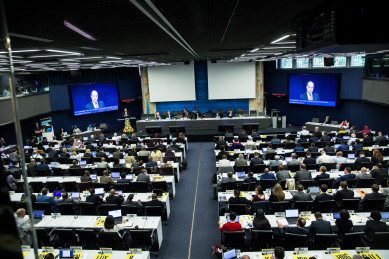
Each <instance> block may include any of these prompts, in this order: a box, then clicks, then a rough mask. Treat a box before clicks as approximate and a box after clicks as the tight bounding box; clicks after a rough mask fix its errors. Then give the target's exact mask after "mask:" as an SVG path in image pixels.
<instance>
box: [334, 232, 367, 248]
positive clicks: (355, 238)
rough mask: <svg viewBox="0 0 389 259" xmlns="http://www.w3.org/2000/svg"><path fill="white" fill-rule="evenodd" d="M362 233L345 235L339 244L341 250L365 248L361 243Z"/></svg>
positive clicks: (363, 234)
mask: <svg viewBox="0 0 389 259" xmlns="http://www.w3.org/2000/svg"><path fill="white" fill-rule="evenodd" d="M364 236H365V233H364V232H353V233H345V234H344V236H343V239H342V240H341V242H340V247H341V249H342V250H343V249H353V250H354V249H355V248H356V247H365V246H366V245H365V244H364V242H363V239H364Z"/></svg>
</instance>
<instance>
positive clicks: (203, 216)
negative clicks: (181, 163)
mask: <svg viewBox="0 0 389 259" xmlns="http://www.w3.org/2000/svg"><path fill="white" fill-rule="evenodd" d="M200 153H201V160H200V171H199V159H200ZM187 161H188V167H187V169H186V170H185V171H183V172H181V174H180V182H179V183H178V184H177V185H176V196H175V198H174V199H173V200H170V206H171V210H170V217H169V222H168V225H167V226H163V237H164V239H163V241H162V247H161V250H160V251H159V256H158V257H159V258H174V259H176V258H177V259H183V258H188V253H189V243H190V242H189V241H190V235H191V228H192V216H193V208H194V200H195V193H196V181H197V174H198V171H199V183H198V191H197V201H196V211H195V219H194V225H193V226H194V228H193V234H192V246H191V256H190V258H214V257H212V256H211V247H212V246H213V245H215V244H219V243H220V235H219V232H218V225H217V221H218V213H217V203H216V201H214V200H211V199H209V197H211V196H212V186H211V176H212V174H213V173H214V172H215V170H216V167H215V155H214V144H213V143H211V142H207V143H199V142H197V143H196V142H195V143H193V142H192V143H190V144H189V150H188V153H187Z"/></svg>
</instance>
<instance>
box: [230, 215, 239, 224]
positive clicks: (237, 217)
mask: <svg viewBox="0 0 389 259" xmlns="http://www.w3.org/2000/svg"><path fill="white" fill-rule="evenodd" d="M230 221H231V220H230V215H227V222H228V223H230ZM235 222H239V215H236V219H235Z"/></svg>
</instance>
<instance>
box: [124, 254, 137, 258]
mask: <svg viewBox="0 0 389 259" xmlns="http://www.w3.org/2000/svg"><path fill="white" fill-rule="evenodd" d="M134 257H135V255H134V254H128V255H127V256H126V259H133V258H134Z"/></svg>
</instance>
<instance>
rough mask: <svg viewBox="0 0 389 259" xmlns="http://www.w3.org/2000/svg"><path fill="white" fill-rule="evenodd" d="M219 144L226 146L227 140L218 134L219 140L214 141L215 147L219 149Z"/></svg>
mask: <svg viewBox="0 0 389 259" xmlns="http://www.w3.org/2000/svg"><path fill="white" fill-rule="evenodd" d="M221 146H224V147H225V146H227V142H226V141H225V140H224V139H223V137H222V136H220V137H219V140H218V141H216V149H220V147H221Z"/></svg>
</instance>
